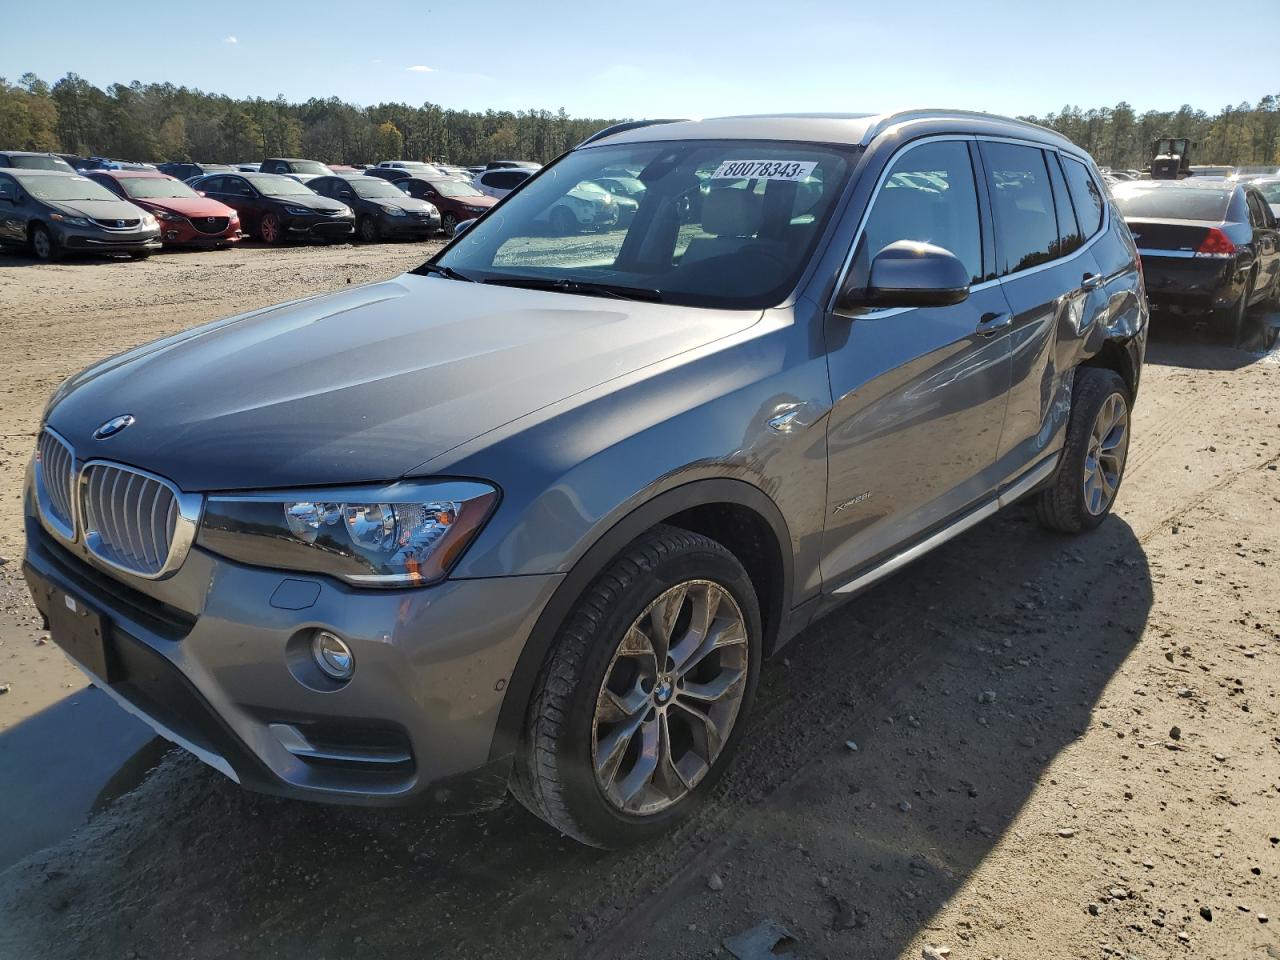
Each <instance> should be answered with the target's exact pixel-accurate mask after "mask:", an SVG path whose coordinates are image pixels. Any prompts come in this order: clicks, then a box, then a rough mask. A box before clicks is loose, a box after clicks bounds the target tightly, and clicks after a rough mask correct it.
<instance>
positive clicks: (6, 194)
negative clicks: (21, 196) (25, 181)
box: [0, 177, 18, 200]
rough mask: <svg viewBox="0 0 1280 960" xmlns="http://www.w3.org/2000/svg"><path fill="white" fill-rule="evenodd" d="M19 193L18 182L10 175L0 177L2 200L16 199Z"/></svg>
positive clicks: (0, 196) (0, 198)
mask: <svg viewBox="0 0 1280 960" xmlns="http://www.w3.org/2000/svg"><path fill="white" fill-rule="evenodd" d="M17 195H18V191H17V187H16V184H14V182H13V181H12V180H10V179H9V178H8V177H0V200H14V199H16V198H17Z"/></svg>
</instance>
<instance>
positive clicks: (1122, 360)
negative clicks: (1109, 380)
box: [1080, 339, 1138, 400]
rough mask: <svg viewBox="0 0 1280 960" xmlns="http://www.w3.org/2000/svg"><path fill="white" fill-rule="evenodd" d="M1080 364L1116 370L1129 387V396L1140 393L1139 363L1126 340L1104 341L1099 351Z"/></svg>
mask: <svg viewBox="0 0 1280 960" xmlns="http://www.w3.org/2000/svg"><path fill="white" fill-rule="evenodd" d="M1080 366H1082V367H1098V368H1101V369H1103V370H1111V371H1114V372H1115V373H1118V374H1119V375H1120V379H1121V380H1123V381H1124V382H1125V385H1126V386H1127V387H1128V388H1129V398H1130V399H1131V400H1132V399H1133V398H1135V397H1136V396H1137V395H1138V363H1137V362H1136V361H1135V360H1134V357H1133V355H1132V353H1131V351H1130V350H1129V349H1128V348H1127V347H1126V345H1125V343H1124V342H1122V341H1120V340H1115V339H1111V340H1104V341H1102V346H1101V347H1099V348H1098V352H1097V353H1095V354H1093V356H1091V357H1088V358H1086V359H1085V360H1083V361H1081V363H1080Z"/></svg>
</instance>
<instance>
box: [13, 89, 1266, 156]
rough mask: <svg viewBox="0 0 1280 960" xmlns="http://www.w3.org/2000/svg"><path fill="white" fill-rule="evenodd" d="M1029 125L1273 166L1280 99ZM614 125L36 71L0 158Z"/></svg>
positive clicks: (577, 138) (1142, 149)
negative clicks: (1188, 146) (1191, 145)
mask: <svg viewBox="0 0 1280 960" xmlns="http://www.w3.org/2000/svg"><path fill="white" fill-rule="evenodd" d="M1024 119H1027V120H1031V121H1033V122H1035V123H1040V124H1043V125H1044V126H1047V127H1051V128H1052V129H1054V130H1057V131H1058V132H1059V133H1062V134H1063V135H1065V136H1066V137H1068V138H1069V139H1071V140H1072V141H1074V142H1075V143H1077V144H1079V145H1080V146H1082V147H1084V148H1085V149H1086V150H1088V151H1089V153H1091V154H1092V155H1093V157H1094V159H1096V160H1097V161H1098V163H1100V164H1102V165H1103V166H1110V167H1118V168H1131V167H1136V168H1141V167H1143V166H1144V165H1145V164H1146V163H1147V162H1148V161H1149V159H1150V149H1151V142H1152V141H1153V140H1155V139H1156V138H1157V137H1161V136H1175V137H1190V138H1191V139H1192V140H1194V141H1195V142H1196V148H1195V152H1194V154H1193V156H1192V160H1193V162H1197V163H1224V164H1233V165H1240V164H1272V163H1273V164H1276V165H1277V166H1280V101H1278V99H1277V97H1276V96H1271V95H1268V96H1265V97H1263V98H1262V99H1261V100H1259V101H1258V102H1257V104H1256V105H1251V104H1249V103H1241V104H1239V105H1238V106H1234V107H1231V106H1227V107H1223V108H1222V109H1220V110H1219V111H1218V112H1217V113H1213V114H1210V113H1207V112H1206V111H1204V110H1197V109H1194V108H1192V107H1191V106H1185V105H1184V106H1182V107H1180V108H1179V109H1177V110H1174V111H1159V110H1148V111H1146V112H1144V113H1141V114H1139V113H1137V112H1136V111H1135V110H1134V109H1133V107H1131V106H1130V105H1129V104H1128V103H1125V102H1123V101H1122V102H1120V103H1118V104H1116V105H1115V106H1114V107H1094V108H1091V109H1088V110H1081V109H1080V108H1079V107H1076V106H1066V107H1063V108H1062V109H1061V110H1060V111H1058V112H1056V113H1049V114H1047V115H1045V116H1043V117H1025V118H1024ZM612 122H614V121H612V120H607V119H588V118H582V117H570V116H569V115H568V114H567V113H566V112H565V111H564V110H563V109H561V110H558V111H556V112H552V111H549V110H528V111H519V112H515V113H513V112H511V111H506V110H486V111H484V112H479V111H472V110H450V109H447V108H445V107H442V106H439V105H438V104H434V103H424V104H422V105H421V106H418V107H412V106H409V105H408V104H406V103H379V104H377V105H375V106H370V107H358V106H355V105H354V104H350V103H346V102H344V101H342V100H339V99H338V98H337V97H329V98H327V99H320V98H312V99H310V100H308V101H307V102H306V103H290V102H289V101H287V100H285V99H284V97H282V96H281V97H276V98H275V99H274V100H264V99H263V98H261V97H253V98H247V99H235V98H233V97H228V96H223V95H220V94H213V93H205V92H203V91H201V90H193V89H191V88H189V87H179V86H174V85H173V84H171V83H146V84H144V83H138V82H134V83H130V84H120V83H115V84H111V85H110V86H109V87H107V88H106V90H102V89H99V88H98V87H95V86H94V85H93V84H91V83H89V82H88V81H86V80H84V79H83V78H81V77H79V76H77V75H76V74H74V73H69V74H67V75H66V76H65V77H63V78H62V79H61V80H59V81H57V82H56V83H54V84H53V85H52V86H50V85H49V84H47V83H46V82H45V81H43V80H41V79H40V78H39V77H37V76H35V75H34V74H31V73H27V74H24V75H23V76H22V77H20V78H19V79H18V81H17V82H16V83H9V82H8V81H7V80H6V79H5V78H3V77H0V149H10V150H50V151H55V152H63V153H74V154H78V155H81V156H108V157H116V158H119V159H125V160H147V161H159V160H203V161H207V162H217V161H222V162H237V161H248V160H260V159H262V158H263V157H269V156H284V157H294V156H302V157H310V158H314V159H317V160H325V161H328V162H330V163H375V162H377V161H379V160H390V159H403V160H426V159H434V160H439V161H442V162H443V161H448V162H452V163H463V164H470V163H483V162H485V161H487V160H492V159H496V158H501V157H512V158H519V159H524V160H538V161H541V162H546V161H547V160H550V159H552V158H553V157H556V156H558V155H559V154H560V153H563V152H564V151H565V150H567V149H569V148H570V147H572V146H574V145H575V144H577V143H580V142H581V141H582V140H583V139H585V138H586V137H588V136H590V135H591V134H592V133H594V132H595V131H597V130H599V129H600V128H601V127H604V126H607V125H608V124H610V123H612Z"/></svg>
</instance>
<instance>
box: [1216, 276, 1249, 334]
mask: <svg viewBox="0 0 1280 960" xmlns="http://www.w3.org/2000/svg"><path fill="white" fill-rule="evenodd" d="M1251 296H1253V280H1252V279H1250V280H1249V282H1248V283H1247V284H1245V288H1244V292H1243V293H1242V294H1240V299H1239V300H1237V301H1236V302H1235V303H1233V304H1232V305H1231V306H1229V307H1219V308H1218V309H1217V310H1214V311H1213V326H1214V329H1215V330H1218V331H1221V333H1222V334H1224V335H1226V336H1229V337H1230V338H1231V344H1232V346H1241V345H1242V344H1243V343H1244V342H1245V340H1246V339H1247V338H1248V335H1249V298H1250V297H1251Z"/></svg>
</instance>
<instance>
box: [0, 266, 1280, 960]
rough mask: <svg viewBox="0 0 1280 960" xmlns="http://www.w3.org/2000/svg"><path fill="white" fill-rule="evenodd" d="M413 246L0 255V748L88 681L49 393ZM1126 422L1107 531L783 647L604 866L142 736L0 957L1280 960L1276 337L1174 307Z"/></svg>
mask: <svg viewBox="0 0 1280 960" xmlns="http://www.w3.org/2000/svg"><path fill="white" fill-rule="evenodd" d="M423 253H424V248H423V246H421V245H415V246H410V245H405V246H399V245H386V246H377V247H363V248H361V247H349V246H342V247H330V248H298V249H286V250H265V249H261V248H257V249H244V250H238V251H231V252H225V253H198V254H185V255H164V256H158V257H155V258H153V259H152V260H150V261H148V262H147V263H110V262H102V261H97V262H94V261H86V262H82V263H67V264H59V265H52V266H45V265H33V264H30V263H28V262H27V261H22V260H0V342H2V343H3V344H4V347H5V352H6V355H7V357H8V359H9V363H7V364H6V365H5V366H4V368H3V370H2V371H0V391H3V392H2V393H0V408H2V409H3V413H4V417H3V421H4V424H5V426H4V428H3V429H4V430H5V431H6V433H4V434H3V435H2V436H0V501H2V502H3V503H4V504H5V505H6V507H7V509H5V510H4V511H3V513H0V556H3V557H5V558H7V560H8V562H7V563H5V564H3V565H0V599H2V600H3V610H0V685H3V684H9V685H10V689H9V692H7V693H5V694H3V695H0V745H2V741H3V738H4V737H5V735H6V731H8V730H11V729H13V728H14V727H15V725H18V724H19V723H20V721H22V720H24V719H26V718H29V717H31V716H33V715H35V714H37V713H38V712H40V711H43V710H45V709H46V708H49V707H51V706H52V705H54V704H56V703H57V702H58V701H59V700H61V699H62V698H64V697H66V696H67V695H68V694H69V693H71V692H72V691H74V690H79V689H80V688H82V687H83V680H82V679H81V675H80V674H79V673H78V672H76V671H75V670H73V669H72V668H70V667H68V666H66V665H65V663H64V660H63V658H62V655H61V654H60V653H59V652H58V651H57V650H56V648H54V647H53V646H52V645H50V644H43V645H42V644H40V642H39V641H40V639H41V634H40V633H39V631H38V630H37V627H38V624H37V623H36V622H35V619H34V611H33V608H32V607H31V605H30V604H29V603H28V602H27V601H26V599H25V596H24V594H23V592H22V590H21V577H20V572H19V570H18V566H19V564H18V562H17V558H18V557H19V556H20V554H21V547H22V543H21V533H20V525H19V511H18V498H19V491H20V484H21V478H22V474H23V471H24V470H25V467H26V462H27V459H28V456H29V453H30V450H31V447H32V444H33V442H34V440H33V435H34V431H35V429H36V426H37V424H38V421H39V416H40V411H41V408H42V406H43V404H44V401H45V398H46V397H47V395H48V394H49V393H50V391H51V390H52V389H53V388H54V387H55V386H56V384H57V383H58V382H59V381H60V380H61V379H62V378H63V377H65V376H67V375H68V374H70V373H72V372H74V371H75V370H77V369H79V368H80V367H82V366H84V365H85V364H87V363H89V362H90V361H93V360H95V359H98V358H99V357H102V356H105V355H108V354H111V353H114V352H116V351H118V350H121V349H124V348H126V347H129V346H132V345H134V344H136V343H140V342H142V341H145V340H149V339H152V338H154V337H157V336H161V335H163V334H166V333H169V332H171V331H173V330H175V329H179V328H182V327H186V326H190V325H192V324H195V323H199V322H201V321H204V320H209V319H213V318H215V317H218V316H222V315H224V314H227V313H231V312H234V311H237V310H241V309H249V308H251V307H255V306H259V305H263V304H267V303H270V302H273V301H276V300H282V299H285V298H287V297H291V296H295V295H299V294H302V293H309V292H314V291H318V290H321V289H325V288H337V287H341V286H343V285H345V284H346V283H348V282H351V283H362V282H366V281H370V280H375V279H379V278H382V277H387V276H391V275H394V274H395V273H397V272H399V271H400V270H402V269H404V268H405V267H407V266H409V265H411V264H413V263H415V262H417V261H418V260H420V259H421V258H422V256H423ZM1133 429H1134V441H1133V446H1132V448H1131V453H1130V462H1129V470H1128V475H1127V478H1126V481H1125V485H1124V488H1123V490H1122V491H1121V494H1120V498H1119V503H1118V507H1117V511H1116V514H1115V516H1114V517H1113V518H1112V519H1110V520H1109V521H1108V522H1107V523H1105V524H1104V525H1103V526H1102V528H1101V529H1099V530H1098V531H1096V532H1095V533H1093V534H1091V535H1089V536H1086V537H1082V538H1078V539H1071V538H1064V537H1061V536H1057V535H1051V534H1048V533H1046V532H1044V531H1042V530H1040V529H1039V528H1038V527H1037V526H1036V524H1035V523H1034V521H1033V519H1032V517H1031V516H1030V513H1029V512H1028V511H1027V510H1026V509H1025V508H1015V509H1013V510H1011V511H1007V512H1005V513H1004V514H1002V515H1000V516H999V517H997V518H995V519H994V520H993V521H990V522H988V523H986V524H983V525H981V526H980V527H978V528H977V529H975V530H974V531H972V532H970V533H969V534H967V535H965V536H964V537H961V538H959V539H957V540H955V541H953V542H951V543H950V544H948V545H947V546H945V547H944V548H942V549H941V550H939V551H937V552H935V553H934V554H932V555H930V556H929V557H927V558H925V559H924V560H922V561H921V562H919V563H917V564H915V565H914V566H912V567H910V568H908V569H907V570H905V571H904V572H902V573H900V574H898V575H897V576H895V577H893V578H892V579H890V580H888V581H886V582H884V583H882V584H881V585H879V586H877V587H876V588H875V589H873V590H872V591H870V592H869V593H866V594H864V595H863V596H862V597H861V598H859V599H858V600H857V601H855V602H854V603H853V604H851V605H850V606H848V607H846V608H844V609H843V610H842V611H840V612H838V613H836V614H834V615H833V616H831V617H829V618H827V619H826V620H824V621H822V622H821V623H819V624H818V625H816V626H815V627H814V628H812V629H810V630H809V631H807V632H806V633H804V634H803V635H801V636H800V637H799V638H798V639H797V640H796V641H794V642H793V643H792V644H791V645H790V646H789V647H787V648H786V650H785V651H784V652H783V654H782V655H781V656H780V657H779V658H777V659H775V661H774V662H773V663H772V664H771V665H770V666H769V667H767V668H766V670H765V672H764V675H763V677H762V682H761V687H760V694H759V698H758V701H757V704H756V710H755V711H754V714H753V716H752V718H751V719H750V721H749V724H750V725H749V729H748V734H749V735H748V737H747V738H746V745H745V747H744V749H743V751H742V753H741V754H740V755H739V757H738V758H737V763H736V765H735V767H734V769H733V770H732V771H731V773H730V775H729V776H727V777H726V778H725V781H724V782H723V784H722V785H721V787H720V790H719V795H718V796H717V797H716V798H715V799H714V801H713V802H712V803H710V804H708V805H707V807H706V808H705V809H704V810H703V811H702V812H701V813H700V814H699V816H697V817H696V818H695V819H694V820H693V821H692V822H690V823H689V824H688V825H687V826H686V827H684V828H683V829H681V830H680V831H679V832H678V833H676V834H675V835H673V836H670V837H668V838H666V839H664V840H662V841H660V842H657V843H654V844H652V845H650V846H647V847H645V848H643V849H637V850H632V851H627V852H620V853H602V852H599V851H594V850H588V849H585V848H582V847H579V846H577V845H575V844H573V843H571V842H569V841H566V840H563V839H561V838H558V837H556V836H555V835H553V834H552V833H551V832H550V831H549V830H547V829H546V828H545V827H543V826H542V825H541V824H540V823H539V822H538V821H536V820H534V819H533V818H532V817H531V816H529V815H528V814H526V813H525V812H524V811H523V810H521V809H520V808H519V807H517V806H515V805H514V804H508V805H507V806H506V807H504V808H503V809H501V810H499V811H497V812H496V813H493V814H490V815H487V816H483V817H473V818H465V819H456V820H430V819H424V818H423V817H422V816H420V815H419V814H417V813H415V812H414V811H411V810H393V811H375V812H370V811H366V810H359V809H344V808H325V807H319V806H313V805H308V804H303V803H298V802H290V801H283V800H277V799H272V798H264V797H259V796H254V795H251V794H247V793H244V792H242V791H240V790H239V789H238V788H237V787H235V786H234V785H233V784H231V783H230V782H228V781H226V780H224V779H223V778H222V777H221V776H220V775H219V774H217V773H216V772H214V771H212V770H209V769H207V768H205V767H204V766H203V765H201V764H200V763H199V762H198V761H196V760H194V759H192V758H190V757H188V756H186V755H185V754H183V753H182V752H181V751H178V750H168V751H160V750H154V749H153V750H152V751H151V752H150V754H148V757H149V758H153V759H148V761H147V762H148V764H150V763H153V762H154V763H155V767H154V769H153V770H152V771H151V772H150V773H149V774H148V775H147V776H146V777H145V778H144V779H143V780H142V782H141V783H139V784H138V785H137V786H136V787H134V788H133V789H132V790H130V791H129V792H127V793H125V794H124V795H122V796H119V797H117V798H116V799H114V800H113V801H111V802H109V803H106V804H105V807H104V808H103V809H101V810H100V811H99V812H98V813H96V814H95V815H94V816H93V817H92V818H90V819H89V820H88V822H86V823H84V824H83V825H82V826H81V827H79V829H77V830H75V832H73V833H72V834H71V835H69V836H66V837H65V838H64V839H63V840H61V841H60V842H58V843H57V844H55V845H54V846H52V847H50V848H48V849H45V850H42V851H40V852H37V853H33V854H31V855H29V856H27V857H26V858H25V859H24V860H22V861H20V862H18V863H16V864H14V865H13V866H11V867H9V868H8V869H7V870H6V871H4V872H3V873H0V958H5V960H7V958H11V957H12V958H41V957H49V958H97V957H107V958H132V957H139V958H166V960H167V958H200V960H204V958H208V960H214V958H231V957H237V958H245V957H251V958H259V957H272V958H300V960H301V958H307V960H316V958H325V957H327V958H347V957H370V958H404V957H410V956H412V957H445V956H447V957H461V958H467V957H477V958H478V957H572V958H613V957H620V958H684V957H690V958H692V957H699V958H700V957H708V958H710V957H716V956H720V957H729V956H731V955H733V954H732V953H731V952H730V949H729V948H728V947H727V946H725V942H726V940H731V939H732V938H733V937H735V936H737V935H738V934H742V933H744V932H747V931H751V930H753V929H754V928H757V927H758V926H759V925H761V924H766V923H769V924H772V925H773V926H772V928H771V929H772V930H774V931H775V933H776V935H774V934H771V935H769V936H765V937H762V939H763V940H764V941H767V942H766V945H765V946H764V947H763V948H761V949H762V950H763V952H758V953H751V952H750V951H749V950H747V948H745V947H743V946H740V945H738V944H737V942H736V941H734V943H735V946H734V947H733V950H735V951H737V955H739V956H741V957H743V958H746V957H766V956H779V955H786V954H788V953H789V954H790V955H792V956H794V957H797V958H814V957H833V958H834V957H866V958H881V957H884V958H893V957H920V956H921V955H922V952H923V953H924V956H926V957H928V956H937V955H941V953H942V951H935V952H934V953H930V952H929V948H933V947H938V948H941V947H946V948H949V951H950V956H951V957H953V958H956V960H961V958H975V960H980V958H997V957H999V958H1006V960H1015V958H1037V960H1057V958H1061V960H1077V958H1082V957H1089V958H1093V957H1099V958H1106V957H1113V958H1119V960H1129V958H1142V960H1152V958H1163V957H1194V958H1197V960H1199V958H1222V960H1234V958H1268V957H1269V958H1272V960H1280V472H1277V465H1278V464H1280V354H1277V353H1275V352H1273V353H1272V354H1270V355H1255V354H1249V353H1245V352H1241V351H1236V350H1231V349H1227V348H1225V347H1222V346H1220V345H1215V343H1214V341H1213V339H1212V338H1211V337H1210V336H1208V335H1207V334H1205V333H1204V332H1202V331H1198V330H1196V329H1194V328H1192V327H1189V326H1188V325H1186V324H1185V323H1184V324H1178V325H1173V324H1166V323H1163V322H1161V321H1159V320H1158V321H1157V329H1156V332H1155V336H1154V340H1153V343H1152V346H1151V349H1150V352H1149V356H1148V366H1147V368H1146V372H1145V377H1144V383H1143V387H1142V391H1141V394H1140V396H1139V399H1138V404H1137V408H1136V416H1135V422H1134V428H1133ZM851 745H852V746H851ZM7 775H8V774H7V773H6V771H4V770H3V769H0V798H2V797H3V791H4V789H5V788H4V782H5V779H6V777H7ZM781 931H785V932H786V933H787V935H788V936H789V939H788V940H785V941H781V942H778V941H777V937H778V936H781ZM771 948H772V949H771Z"/></svg>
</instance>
